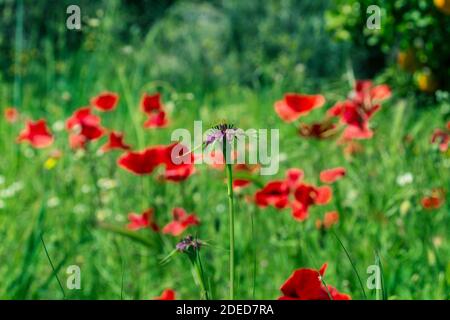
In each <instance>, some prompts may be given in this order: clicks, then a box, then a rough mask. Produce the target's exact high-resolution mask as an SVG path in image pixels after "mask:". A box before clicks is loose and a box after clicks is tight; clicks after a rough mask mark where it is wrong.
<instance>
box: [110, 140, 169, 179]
mask: <svg viewBox="0 0 450 320" xmlns="http://www.w3.org/2000/svg"><path fill="white" fill-rule="evenodd" d="M165 150H166V148H165V147H162V146H156V147H153V148H148V149H145V150H143V151H138V152H133V151H130V152H126V153H125V154H123V155H122V156H121V157H120V158H119V159H118V160H117V163H118V165H119V166H120V167H122V168H123V169H125V170H128V171H130V172H132V173H134V174H137V175H143V174H150V173H152V172H153V170H154V169H155V168H156V167H157V166H158V165H160V164H163V163H164V159H165Z"/></svg>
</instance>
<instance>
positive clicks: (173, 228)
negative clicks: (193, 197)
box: [162, 208, 200, 237]
mask: <svg viewBox="0 0 450 320" xmlns="http://www.w3.org/2000/svg"><path fill="white" fill-rule="evenodd" d="M172 216H173V220H172V221H171V222H169V223H168V224H167V225H166V226H165V227H164V228H163V230H162V231H163V233H169V234H171V235H173V236H175V237H176V236H179V235H180V234H182V233H183V232H184V231H185V230H186V229H187V228H189V227H190V226H196V225H198V224H199V223H200V220H199V219H198V218H197V216H196V215H195V214H193V213H192V214H189V215H188V214H187V213H186V211H185V210H184V209H183V208H174V209H173V210H172Z"/></svg>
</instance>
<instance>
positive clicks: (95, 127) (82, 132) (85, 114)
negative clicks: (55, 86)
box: [66, 107, 104, 146]
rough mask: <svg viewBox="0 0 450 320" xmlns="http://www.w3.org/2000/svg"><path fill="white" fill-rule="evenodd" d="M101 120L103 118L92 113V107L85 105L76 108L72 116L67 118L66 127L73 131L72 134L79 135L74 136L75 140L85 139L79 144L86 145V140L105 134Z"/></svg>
mask: <svg viewBox="0 0 450 320" xmlns="http://www.w3.org/2000/svg"><path fill="white" fill-rule="evenodd" d="M100 122H101V119H100V118H99V117H98V116H96V115H94V114H92V112H91V108H90V107H84V108H80V109H78V110H75V112H74V113H73V114H72V116H71V117H70V118H69V119H67V121H66V127H67V129H68V130H69V131H71V132H72V133H71V134H72V135H79V136H78V137H72V139H73V140H76V141H82V140H84V141H83V143H82V144H79V145H82V146H84V144H85V143H86V142H88V141H92V140H96V139H98V138H100V137H101V136H102V135H103V133H104V129H103V128H102V127H101V125H100Z"/></svg>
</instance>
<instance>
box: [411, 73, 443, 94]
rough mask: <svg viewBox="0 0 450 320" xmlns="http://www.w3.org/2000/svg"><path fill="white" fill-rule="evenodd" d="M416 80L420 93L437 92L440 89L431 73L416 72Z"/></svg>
mask: <svg viewBox="0 0 450 320" xmlns="http://www.w3.org/2000/svg"><path fill="white" fill-rule="evenodd" d="M415 79H416V83H417V87H418V88H419V90H420V91H423V92H435V91H436V90H437V88H438V82H437V80H436V78H435V77H434V75H433V74H432V73H431V72H429V71H421V72H416V75H415Z"/></svg>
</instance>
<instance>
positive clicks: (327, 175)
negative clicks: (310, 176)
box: [320, 167, 346, 183]
mask: <svg viewBox="0 0 450 320" xmlns="http://www.w3.org/2000/svg"><path fill="white" fill-rule="evenodd" d="M345 174H346V170H345V168H343V167H337V168H332V169H327V170H323V171H322V172H321V173H320V181H322V182H323V183H333V182H335V181H337V180H339V179H341V178H342V177H344V176H345Z"/></svg>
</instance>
